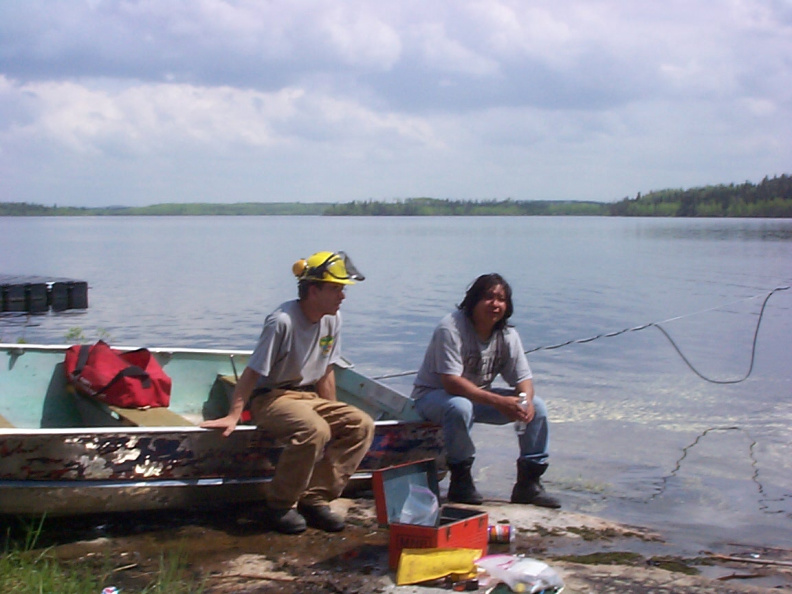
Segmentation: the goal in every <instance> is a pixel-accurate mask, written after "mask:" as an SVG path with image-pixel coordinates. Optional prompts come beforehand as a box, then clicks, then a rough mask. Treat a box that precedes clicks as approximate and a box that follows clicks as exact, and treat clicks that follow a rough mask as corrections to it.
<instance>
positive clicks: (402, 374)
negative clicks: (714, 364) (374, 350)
mask: <svg viewBox="0 0 792 594" xmlns="http://www.w3.org/2000/svg"><path fill="white" fill-rule="evenodd" d="M788 289H790V287H789V286H786V287H776V288H775V289H773V290H772V291H770V292H769V293H767V295H766V296H765V298H764V301H763V302H762V308H761V310H760V311H759V319H758V320H757V322H756V329H755V330H754V337H753V345H752V347H751V361H750V365H749V366H748V371H747V372H746V374H745V375H744V376H743V377H741V378H739V379H733V380H715V379H711V378H708V377H706V376H705V375H703V374H702V373H701V372H699V371H698V370H697V369H696V368H695V366H694V365H693V364H692V363H691V362H690V360H689V359H688V358H687V357H686V356H685V354H684V353H683V352H682V350H681V349H680V348H679V346H678V345H677V343H676V342H675V341H674V339H673V338H671V335H670V334H669V333H668V332H667V331H666V330H665V329H664V328H663V327H662V326H660V324H667V323H668V322H674V321H676V320H681V319H683V318H689V317H692V316H696V315H700V314H703V313H707V312H710V311H715V310H718V309H722V308H723V307H726V306H729V305H733V304H735V303H740V302H742V301H750V300H751V299H757V298H758V297H761V296H762V295H754V296H753V297H747V298H745V299H739V300H737V301H733V302H731V303H725V304H722V305H718V306H716V307H711V308H709V309H705V310H702V311H698V312H694V313H690V314H685V315H682V316H676V317H673V318H668V319H666V320H662V321H660V322H649V323H648V324H641V325H640V326H634V327H632V328H625V329H624V330H618V331H616V332H608V333H603V334H597V335H596V336H591V337H589V338H578V339H574V340H567V341H566V342H562V343H559V344H554V345H549V346H541V347H536V348H533V349H529V350H527V351H525V354H526V355H529V354H531V353H535V352H537V351H551V350H554V349H560V348H562V347H565V346H569V345H573V344H586V343H589V342H593V341H595V340H599V339H600V338H613V337H615V336H621V335H622V334H626V333H628V332H638V331H640V330H646V329H647V328H657V329H658V330H660V332H662V333H663V336H665V337H666V338H667V339H668V341H669V342H670V343H671V346H672V347H674V350H676V352H677V354H678V355H679V356H680V357H681V358H682V360H683V361H684V362H685V364H686V365H687V366H688V367H689V368H690V370H691V371H693V373H695V374H696V375H697V376H699V377H700V378H701V379H703V380H705V381H707V382H710V383H713V384H737V383H740V382H743V381H745V380H746V379H748V377H749V376H750V375H751V372H752V371H753V366H754V360H755V357H756V343H757V340H758V337H759V326H760V325H761V324H762V318H763V317H764V312H765V308H766V307H767V302H768V301H769V300H770V297H772V296H773V295H774V294H775V293H778V292H780V291H786V290H788ZM416 373H418V370H417V369H416V370H413V371H403V372H399V373H392V374H387V375H380V376H377V377H375V378H374V379H376V380H383V379H393V378H397V377H406V376H409V375H415V374H416Z"/></svg>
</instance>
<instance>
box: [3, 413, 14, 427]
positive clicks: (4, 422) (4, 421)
mask: <svg viewBox="0 0 792 594" xmlns="http://www.w3.org/2000/svg"><path fill="white" fill-rule="evenodd" d="M13 428H14V424H13V423H12V422H11V421H9V420H8V419H6V418H5V417H4V416H3V415H0V429H13Z"/></svg>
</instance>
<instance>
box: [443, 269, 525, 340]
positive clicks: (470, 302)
mask: <svg viewBox="0 0 792 594" xmlns="http://www.w3.org/2000/svg"><path fill="white" fill-rule="evenodd" d="M498 285H500V286H501V287H503V291H504V293H506V313H505V314H504V315H503V317H502V318H501V319H500V320H499V321H498V323H497V324H495V328H494V330H502V329H503V328H505V327H506V325H507V322H508V320H509V318H510V317H511V315H512V314H513V313H514V304H513V303H512V290H511V285H509V283H507V282H506V279H505V278H503V277H502V276H501V275H500V274H498V273H497V272H492V273H490V274H482V275H481V276H480V277H478V278H477V279H476V280H474V281H473V283H472V284H471V285H470V286H469V287H468V290H467V292H466V293H465V298H464V299H463V300H462V303H460V304H459V305H457V308H458V309H461V310H462V311H464V312H465V315H466V316H467V317H468V318H470V319H473V309H475V307H476V305H477V304H478V302H479V301H481V300H482V299H484V297H485V295H486V294H487V293H488V292H489V290H490V289H492V288H493V287H497V286H498Z"/></svg>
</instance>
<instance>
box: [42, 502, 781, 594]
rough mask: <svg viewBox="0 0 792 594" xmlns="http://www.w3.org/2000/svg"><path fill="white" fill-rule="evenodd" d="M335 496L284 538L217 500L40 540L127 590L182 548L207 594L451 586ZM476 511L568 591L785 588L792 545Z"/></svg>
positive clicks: (525, 510) (367, 512)
mask: <svg viewBox="0 0 792 594" xmlns="http://www.w3.org/2000/svg"><path fill="white" fill-rule="evenodd" d="M333 506H334V508H335V509H336V510H337V511H339V512H341V513H344V514H345V515H346V518H347V528H346V529H345V530H344V531H343V532H341V533H336V534H327V533H324V532H321V531H317V530H313V529H308V531H306V532H305V533H303V534H300V535H297V536H285V535H281V534H277V533H274V532H270V531H267V530H266V529H264V528H263V527H261V526H259V525H256V524H254V523H251V522H246V521H244V520H242V519H240V517H239V514H237V513H234V512H232V511H228V510H226V511H224V512H220V511H217V510H215V511H213V512H208V513H197V512H193V513H179V512H169V513H157V514H122V515H116V516H110V517H102V518H98V517H93V518H79V519H74V518H72V519H51V520H48V524H47V526H46V529H45V532H44V535H43V536H42V541H41V542H40V543H39V544H40V546H42V547H44V546H52V547H53V550H54V551H55V553H56V554H57V555H58V557H59V558H60V559H62V560H64V561H79V562H81V563H86V562H87V563H92V562H93V563H96V564H97V567H98V566H99V565H101V564H102V563H105V564H106V563H107V559H110V560H111V564H112V569H111V570H110V571H111V575H112V580H111V581H112V585H115V586H116V587H117V588H119V590H121V591H123V592H135V591H140V590H142V589H143V588H144V587H145V586H146V585H147V584H148V583H149V582H148V580H150V579H151V575H153V574H156V572H157V571H158V569H159V564H160V560H161V558H162V556H163V555H166V556H167V555H169V554H174V555H175V554H178V555H180V556H181V557H182V558H183V559H184V560H185V562H186V563H187V566H188V569H189V572H190V574H191V575H192V576H193V577H194V578H195V581H196V583H200V582H201V581H203V583H204V591H205V592H212V593H230V592H237V593H240V592H242V593H246V592H250V593H270V592H272V593H275V592H277V593H283V594H291V593H295V594H296V593H298V592H300V593H325V592H327V593H338V592H350V593H351V592H358V593H361V594H368V593H386V592H387V593H395V594H399V593H405V594H407V593H425V594H431V593H434V592H448V591H450V590H448V589H443V588H437V587H426V586H420V585H414V586H396V585H395V583H394V580H395V576H394V574H393V572H390V571H389V570H388V559H387V557H388V531H387V528H383V527H380V526H378V525H377V522H376V517H375V507H374V502H373V500H372V499H371V498H368V497H362V498H356V499H341V500H338V501H336V502H334V504H333ZM477 509H482V510H484V511H486V512H488V513H489V515H490V523H496V522H500V521H505V520H508V521H509V522H510V523H511V525H512V530H513V531H514V533H515V538H514V540H513V541H512V542H511V543H509V544H502V545H491V546H490V553H497V552H504V553H512V554H524V555H526V556H529V557H534V558H536V559H540V560H542V561H544V562H546V563H547V564H548V565H550V566H551V567H552V568H553V569H555V570H556V571H557V572H558V573H559V574H560V575H561V577H562V578H563V580H564V582H565V590H564V592H565V593H570V594H583V593H595V592H596V593H605V592H621V593H626V592H630V593H641V592H652V593H666V592H668V593H671V592H673V593H675V594H679V593H685V592H691V593H693V592H696V593H705V592H706V593H709V592H711V593H727V594H728V593H732V592H734V593H739V592H743V593H746V592H779V591H792V551H789V550H779V549H768V550H762V551H757V550H752V551H740V550H734V551H733V552H731V553H730V554H729V555H720V556H715V555H710V554H707V553H706V552H702V553H701V554H700V555H699V556H698V557H696V558H685V557H680V556H676V555H675V553H674V550H675V547H674V544H673V543H668V542H664V541H663V540H662V539H661V538H660V537H659V536H658V535H657V534H652V533H650V532H648V531H646V530H643V529H639V528H635V527H630V526H624V525H620V524H615V523H613V522H607V521H603V520H601V519H598V518H595V517H592V516H585V515H581V514H576V513H571V512H566V511H563V510H546V509H540V508H536V507H533V506H516V505H509V504H507V503H505V502H499V501H487V502H486V503H485V505H484V506H482V507H481V508H477ZM726 557H733V558H734V559H727V558H726ZM738 558H745V559H746V561H745V562H742V561H738V560H736V559H738ZM103 560H104V561H103ZM104 571H107V569H106V566H105V569H104ZM479 591H480V592H486V591H487V588H485V587H484V586H482V587H481V588H480V589H479Z"/></svg>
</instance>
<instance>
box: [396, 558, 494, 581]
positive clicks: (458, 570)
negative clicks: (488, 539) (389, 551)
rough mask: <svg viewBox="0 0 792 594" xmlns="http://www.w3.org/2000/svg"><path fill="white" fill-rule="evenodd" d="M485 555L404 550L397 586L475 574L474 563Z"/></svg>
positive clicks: (400, 560) (398, 569)
mask: <svg viewBox="0 0 792 594" xmlns="http://www.w3.org/2000/svg"><path fill="white" fill-rule="evenodd" d="M483 554H484V551H482V550H481V549H403V550H402V552H401V555H400V556H399V567H398V568H397V570H396V585H397V586H403V585H405V584H417V583H420V582H426V581H429V580H436V579H438V578H442V577H445V576H447V575H451V574H463V575H464V574H469V573H474V574H475V572H476V566H475V564H474V563H473V562H474V561H475V560H476V559H478V558H479V557H481V556H482V555H483Z"/></svg>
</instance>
